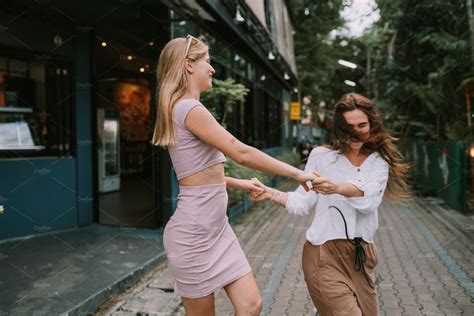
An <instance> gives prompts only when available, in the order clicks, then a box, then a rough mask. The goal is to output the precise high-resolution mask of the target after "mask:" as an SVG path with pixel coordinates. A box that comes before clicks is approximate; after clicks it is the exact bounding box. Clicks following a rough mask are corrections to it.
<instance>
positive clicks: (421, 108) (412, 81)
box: [363, 0, 471, 140]
mask: <svg viewBox="0 0 474 316" xmlns="http://www.w3.org/2000/svg"><path fill="white" fill-rule="evenodd" d="M376 2H377V5H378V7H379V10H380V16H381V19H380V20H379V21H378V22H377V23H376V24H375V25H374V26H373V27H372V28H371V30H370V31H369V32H367V34H365V36H364V38H363V42H364V43H365V45H370V46H371V47H372V49H373V51H374V55H376V58H375V59H374V63H373V68H374V81H377V86H378V88H377V91H375V92H376V96H377V99H378V100H383V103H384V104H385V105H388V106H387V107H386V109H387V111H386V112H385V114H386V116H387V117H389V118H392V120H390V119H389V120H388V122H389V123H391V124H390V127H391V128H392V130H393V131H395V132H398V133H400V134H401V135H400V136H401V137H404V136H409V135H414V136H418V137H423V138H429V139H458V140H462V139H466V137H467V138H469V134H470V133H471V132H469V131H468V130H467V128H466V115H465V99H464V96H463V90H460V89H458V88H459V86H460V84H461V82H462V81H463V79H464V77H465V75H466V74H467V73H469V71H470V67H471V65H470V44H469V25H468V19H467V9H466V5H465V1H458V0H446V1H431V0H422V1H410V0H398V1H384V0H377V1H376ZM400 115H401V116H406V117H408V118H409V122H405V123H404V122H398V121H397V120H396V118H397V117H399V116H400Z"/></svg>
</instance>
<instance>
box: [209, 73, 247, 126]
mask: <svg viewBox="0 0 474 316" xmlns="http://www.w3.org/2000/svg"><path fill="white" fill-rule="evenodd" d="M212 83H213V87H212V89H211V90H209V91H208V92H206V93H204V94H203V95H202V96H201V101H202V102H203V104H206V105H207V107H208V109H209V111H210V112H211V113H212V114H213V115H214V117H216V119H217V120H218V121H220V122H221V124H222V125H223V126H224V127H225V117H226V112H227V108H228V107H231V106H233V105H234V104H235V103H237V102H243V101H244V98H245V96H246V95H247V94H248V92H249V89H248V88H246V87H245V86H244V85H243V84H240V83H235V81H234V79H232V78H227V79H225V80H219V79H213V80H212Z"/></svg>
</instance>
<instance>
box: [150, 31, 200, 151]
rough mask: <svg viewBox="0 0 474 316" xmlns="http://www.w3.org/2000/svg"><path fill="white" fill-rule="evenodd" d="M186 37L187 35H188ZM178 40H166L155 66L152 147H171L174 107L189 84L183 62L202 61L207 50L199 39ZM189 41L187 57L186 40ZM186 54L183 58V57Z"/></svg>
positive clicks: (172, 141)
mask: <svg viewBox="0 0 474 316" xmlns="http://www.w3.org/2000/svg"><path fill="white" fill-rule="evenodd" d="M188 36H189V35H188ZM188 38H189V37H178V38H175V39H173V40H171V41H169V42H168V43H167V44H166V45H165V47H164V48H163V50H162V51H161V54H160V58H159V60H158V67H157V74H156V75H157V81H158V108H157V119H156V125H155V131H154V133H153V139H152V141H151V142H152V144H153V145H156V146H161V147H168V146H170V145H173V144H174V141H175V140H174V129H173V107H174V104H175V103H176V101H178V100H179V99H180V98H182V97H183V96H184V94H185V93H186V87H187V85H188V74H187V72H186V68H185V60H186V59H189V60H191V61H195V60H198V59H200V58H202V57H203V56H204V55H206V53H207V52H208V50H209V48H208V46H207V45H206V44H204V42H202V41H201V40H199V39H197V38H194V37H191V38H190V39H188ZM189 40H190V41H191V44H190V47H189V49H188V52H187V54H186V48H187V44H188V41H189ZM185 54H186V55H185Z"/></svg>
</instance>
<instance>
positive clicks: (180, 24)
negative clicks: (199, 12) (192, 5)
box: [171, 11, 199, 38]
mask: <svg viewBox="0 0 474 316" xmlns="http://www.w3.org/2000/svg"><path fill="white" fill-rule="evenodd" d="M171 18H172V19H173V20H174V21H173V22H172V23H171V37H172V38H177V37H185V36H186V35H188V34H191V35H193V36H199V26H198V25H197V24H196V23H195V22H193V21H190V20H186V19H185V18H183V19H182V20H180V16H179V15H178V14H177V13H176V12H175V11H171Z"/></svg>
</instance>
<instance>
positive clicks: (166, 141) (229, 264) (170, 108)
mask: <svg viewBox="0 0 474 316" xmlns="http://www.w3.org/2000/svg"><path fill="white" fill-rule="evenodd" d="M213 74H214V68H213V67H212V66H211V62H210V57H209V52H208V47H207V45H205V44H204V43H203V42H202V41H201V40H199V39H196V38H194V37H192V36H189V35H188V36H187V37H186V38H176V39H173V40H171V41H170V42H168V43H167V44H166V46H165V47H164V48H163V50H162V52H161V55H160V58H159V62H158V70H157V76H158V88H159V97H158V120H157V122H156V128H155V133H154V136H153V140H152V142H153V144H155V145H158V146H162V147H166V148H167V149H168V150H169V153H170V156H171V160H172V163H173V167H174V169H175V171H176V175H177V177H178V180H179V188H180V193H179V196H178V203H177V209H176V212H175V213H174V215H173V216H172V217H171V219H170V221H169V222H168V224H167V225H166V227H165V231H164V237H163V239H164V246H165V250H166V255H167V257H168V262H169V266H170V268H171V273H172V275H173V277H174V279H175V292H176V294H178V295H180V296H181V298H182V301H183V305H184V308H185V311H186V314H187V315H191V316H193V315H206V316H209V315H214V314H215V311H214V291H215V290H216V289H218V288H222V287H223V288H224V289H225V291H226V293H227V295H228V296H229V298H230V300H231V302H232V304H233V306H234V308H235V312H236V315H258V314H259V313H260V310H261V308H262V298H261V295H260V292H259V290H258V288H257V284H256V282H255V279H254V276H253V274H252V270H251V268H250V265H249V263H248V261H247V259H246V257H245V254H244V252H243V251H242V248H241V246H240V244H239V241H238V240H237V238H236V236H235V234H234V232H233V231H232V228H231V227H230V225H229V223H228V220H227V216H226V209H227V191H226V187H227V188H229V187H237V188H242V189H247V190H253V191H254V192H256V191H258V190H260V188H259V187H258V186H257V185H256V182H253V181H250V180H238V179H233V178H229V177H225V174H224V162H225V160H226V159H225V157H224V154H225V155H227V156H229V157H230V158H232V159H233V160H235V161H236V162H237V163H239V164H241V165H244V166H246V167H249V168H253V169H257V170H261V171H264V172H269V173H274V174H278V175H282V176H287V177H291V178H293V179H295V180H297V181H298V182H299V183H301V184H302V185H303V186H304V187H305V189H306V190H309V188H308V187H307V185H306V182H309V181H311V180H313V179H314V178H316V176H314V175H313V174H311V173H305V172H303V171H302V170H299V169H297V168H295V167H293V166H290V165H287V164H285V163H283V162H281V161H278V160H276V159H274V158H272V157H270V156H268V155H266V154H265V153H263V152H261V151H259V150H257V149H256V148H253V147H250V146H248V145H245V144H243V143H242V142H240V141H239V140H238V139H236V138H235V137H234V136H232V135H231V134H230V133H229V132H228V131H226V130H225V129H224V128H223V127H222V126H220V125H219V124H218V122H217V121H216V120H215V119H214V117H213V116H212V115H211V113H210V112H209V111H208V110H207V109H206V107H204V106H203V105H202V104H201V103H200V102H199V97H200V94H201V93H202V92H204V91H206V90H209V89H210V88H211V87H212V75H213Z"/></svg>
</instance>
